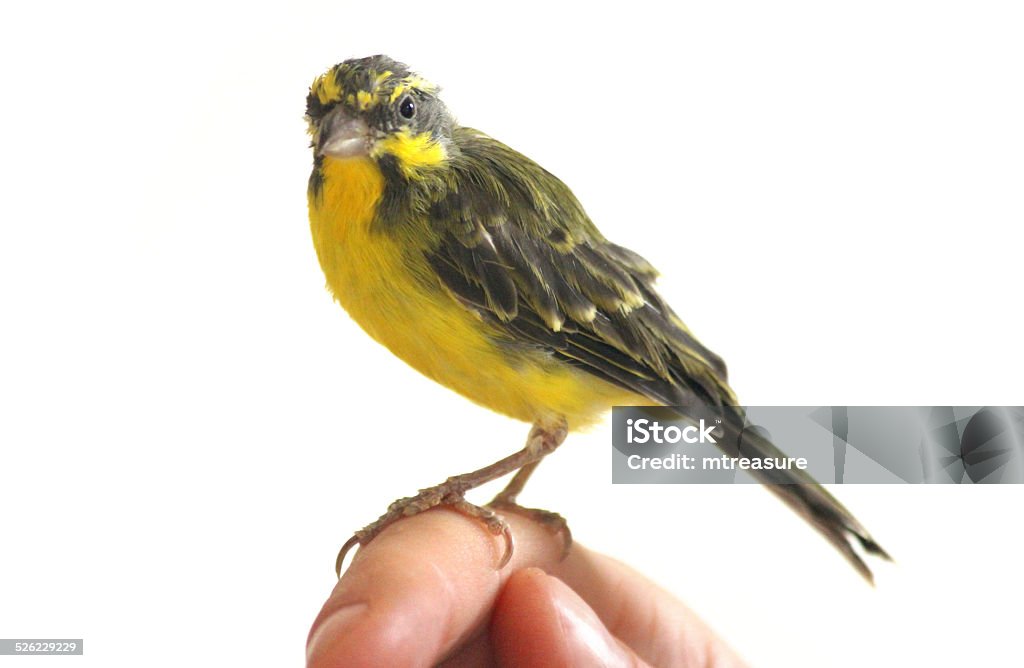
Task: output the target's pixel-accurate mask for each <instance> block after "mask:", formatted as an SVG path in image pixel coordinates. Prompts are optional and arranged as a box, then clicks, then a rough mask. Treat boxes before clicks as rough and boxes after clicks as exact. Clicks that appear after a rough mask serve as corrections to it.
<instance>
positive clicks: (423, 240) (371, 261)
mask: <svg viewBox="0 0 1024 668" xmlns="http://www.w3.org/2000/svg"><path fill="white" fill-rule="evenodd" d="M439 93H440V88H439V87H438V86H436V85H435V84H433V83H431V82H430V81H428V80H427V79H425V78H423V77H422V76H420V75H419V74H417V73H416V72H414V71H412V70H410V68H409V67H408V66H407V65H405V64H404V63H401V62H398V61H396V60H394V59H392V58H390V57H388V56H385V55H375V56H369V57H364V58H353V59H349V60H345V61H344V62H341V63H338V64H336V65H334V66H332V67H330V68H329V69H327V71H326V72H324V73H323V74H321V75H319V76H318V77H316V78H315V80H314V81H313V83H312V85H311V86H310V88H309V93H308V95H307V98H306V114H305V120H306V122H307V125H308V132H309V135H310V147H311V149H312V153H313V168H312V173H311V174H310V177H309V182H308V187H307V200H308V209H309V221H310V230H311V233H312V237H313V245H314V247H315V249H316V254H317V258H318V261H319V264H320V266H321V268H322V270H323V272H324V275H325V277H326V283H327V288H328V290H329V291H330V292H331V294H332V295H333V297H334V299H335V300H336V301H337V302H338V303H339V304H340V305H341V306H342V307H343V308H344V309H345V310H346V311H347V312H348V314H349V315H350V316H351V318H352V319H353V320H354V321H355V322H356V323H358V325H359V326H361V327H362V329H363V330H365V332H366V333H367V334H369V336H370V337H372V338H373V339H375V340H376V341H378V342H379V343H381V344H383V345H384V346H385V347H386V348H388V349H389V350H390V351H391V352H392V353H394V354H395V355H396V356H397V357H399V358H400V359H402V360H404V361H405V362H406V363H408V364H409V365H410V366H412V367H413V368H414V369H416V370H417V371H419V372H421V373H422V374H424V375H426V376H427V377H429V378H431V379H433V380H434V381H436V382H438V383H440V384H441V385H444V386H446V387H448V388H450V389H452V390H454V391H455V392H457V393H459V394H461V395H463V396H464V397H466V398H468V399H470V400H471V401H473V402H475V403H477V404H479V405H482V406H484V407H486V408H489V409H491V410H493V411H495V412H497V413H500V414H503V415H506V416H509V417H512V418H515V419H518V420H521V421H523V422H527V423H529V424H530V425H531V428H530V431H529V435H528V437H527V442H526V445H525V447H523V448H522V449H520V450H517V451H515V452H514V453H512V454H511V455H509V456H507V457H505V458H503V459H501V460H499V461H497V462H495V463H493V464H491V465H489V466H486V467H484V468H481V469H479V470H476V471H472V472H470V473H464V474H460V475H455V476H452V477H450V478H448V479H447V480H445V481H444V482H443V483H440V484H438V485H435V486H433V487H428V488H424V489H422V490H420V491H419V492H418V493H417V494H415V495H413V496H410V497H405V498H401V499H399V500H397V501H395V502H394V503H393V504H391V506H389V508H388V509H387V511H386V512H385V513H384V514H383V515H382V516H381V517H380V518H379V519H378V520H377V521H375V522H373V523H371V524H369V525H368V526H366V527H365V528H363V529H360V530H359V531H356V532H355V533H354V535H353V536H352V537H351V538H350V539H349V540H348V542H347V543H346V544H345V546H344V547H343V548H342V550H341V551H340V553H339V555H338V559H337V564H336V567H337V570H338V572H339V573H340V569H341V564H342V563H343V560H344V557H345V554H346V553H347V552H348V551H349V550H350V549H351V548H353V547H355V546H356V545H365V544H367V543H368V542H370V541H371V540H373V538H374V537H375V536H376V535H378V534H379V533H380V532H381V531H382V530H383V529H384V528H386V527H387V526H389V525H390V524H392V523H393V522H395V521H397V520H399V519H401V518H403V517H408V516H410V515H414V514H416V513H419V512H423V511H425V510H428V509H430V508H434V507H437V506H448V507H451V508H454V509H455V510H457V511H459V512H462V513H465V514H467V515H469V516H472V517H475V518H478V519H479V520H480V521H481V522H482V523H483V524H484V525H485V526H486V527H487V528H488V529H489V530H490V531H492V532H493V533H494V534H495V535H500V536H504V539H505V541H506V550H505V553H504V555H503V557H502V559H501V563H500V566H504V564H505V563H507V562H508V559H509V556H510V555H511V552H512V550H513V549H514V542H513V537H512V535H511V532H510V530H509V527H508V524H507V522H506V521H505V520H504V518H503V516H502V513H505V512H523V513H526V514H527V515H531V516H533V517H535V518H537V519H538V520H541V521H544V522H546V523H548V524H549V525H550V526H552V527H555V528H556V530H558V531H562V532H563V533H564V535H565V536H566V544H567V545H568V544H569V543H571V534H570V533H569V532H568V527H567V525H566V524H565V521H564V520H563V519H562V518H561V517H560V516H558V515H557V514H555V513H549V512H547V511H543V510H539V509H527V508H522V507H521V506H519V504H518V502H517V500H518V496H519V494H520V492H521V491H522V489H523V486H524V485H525V484H526V482H527V480H528V479H529V477H530V475H531V474H532V473H533V471H534V470H535V469H536V467H537V465H538V464H539V463H540V461H541V460H542V459H543V458H544V457H546V456H547V455H549V454H550V453H551V452H553V451H554V450H555V449H556V448H558V446H559V445H561V443H562V442H563V441H564V440H565V439H566V437H567V435H568V434H569V432H571V431H575V430H579V429H581V428H584V427H587V426H590V425H593V424H595V423H596V422H598V421H600V420H601V419H602V418H603V416H604V415H605V413H607V411H608V410H609V409H610V408H611V407H613V406H616V405H656V406H685V407H691V408H692V409H711V410H715V411H718V414H720V415H722V416H723V417H722V419H723V422H722V424H721V429H722V430H723V431H724V438H719V439H718V442H719V445H720V447H722V448H723V449H724V450H725V451H726V453H727V454H736V453H738V452H739V451H740V450H741V449H742V451H743V452H744V453H745V454H746V455H747V456H755V457H757V456H759V457H765V458H767V457H776V456H781V455H782V453H781V451H780V450H778V449H777V448H776V447H775V445H774V444H773V443H772V442H771V441H770V440H769V439H768V438H767V437H765V436H762V435H760V434H759V433H757V432H756V430H754V431H752V430H744V427H745V417H744V412H743V409H742V408H741V407H740V406H739V405H738V401H737V398H736V396H735V394H734V393H733V391H732V389H731V388H730V387H729V384H728V380H727V369H726V365H725V363H724V362H723V361H722V359H721V358H720V357H719V356H718V355H716V354H715V353H713V352H712V351H711V350H710V349H708V348H707V347H705V346H704V345H703V344H702V343H701V342H700V341H698V340H697V338H696V337H695V336H694V335H693V334H692V333H691V331H690V329H688V328H687V326H686V325H685V324H684V323H683V321H682V320H681V319H680V318H679V317H678V316H677V315H676V313H675V312H674V311H673V310H672V309H671V308H670V307H669V305H668V304H667V303H666V301H665V300H664V299H663V298H662V297H661V295H660V294H659V293H658V292H657V290H656V289H655V280H656V278H657V276H658V272H657V271H656V270H655V268H654V267H653V266H651V264H650V263H649V262H647V261H646V260H645V259H644V258H643V257H642V256H641V255H639V254H637V253H635V252H633V251H631V250H629V249H627V248H625V247H623V246H620V245H617V244H615V243H612V242H611V241H609V240H608V239H606V238H605V237H604V236H603V235H602V234H601V232H600V231H599V230H598V228H597V226H596V225H595V224H594V223H593V222H592V221H591V219H590V218H589V217H588V215H587V213H586V212H585V211H584V209H583V206H582V205H581V204H580V202H579V201H578V200H577V198H576V197H575V196H574V195H573V193H572V191H571V190H570V189H569V187H568V186H567V185H565V184H564V183H563V182H562V181H561V180H559V179H558V178H557V177H555V176H554V175H553V174H551V173H550V172H548V171H547V170H546V169H544V168H543V167H541V166H540V165H539V164H537V163H536V162H534V161H533V160H531V159H529V158H527V157H526V156H524V155H522V154H521V153H519V152H517V151H515V150H514V149H512V148H510V147H508V146H506V145H505V144H503V143H501V142H499V141H497V140H495V139H493V138H491V137H490V136H488V135H487V134H485V133H483V132H480V131H478V130H475V129H473V128H470V127H467V126H463V125H461V124H459V123H458V121H457V120H456V118H455V116H454V115H453V114H452V113H451V112H450V111H449V109H448V108H447V106H446V105H445V103H444V102H443V101H442V99H441V97H440V95H439ZM753 473H754V474H755V475H757V476H760V478H761V480H762V481H764V482H770V483H786V484H770V485H767V487H768V489H770V490H771V491H772V492H773V493H775V494H776V495H778V496H779V497H780V498H781V499H782V501H784V502H785V503H786V504H787V505H789V506H790V507H791V508H792V509H793V510H794V511H796V512H797V513H798V514H799V515H800V516H801V517H803V518H804V519H805V520H806V521H807V522H808V523H810V524H811V525H812V526H813V527H814V528H815V529H817V530H818V531H819V532H820V533H821V534H822V535H823V536H824V537H825V538H826V539H827V540H828V541H829V542H830V543H831V544H832V545H833V546H834V547H835V548H836V549H837V550H838V551H839V552H840V553H841V554H842V555H843V556H844V557H845V558H846V559H847V560H848V561H849V562H850V564H851V565H852V566H853V567H854V568H855V569H856V570H857V571H858V572H859V573H860V574H861V575H862V576H863V577H864V578H866V579H867V580H868V581H869V582H870V581H872V572H871V569H870V568H869V567H868V565H867V564H866V563H865V560H864V559H863V558H862V557H861V555H860V554H859V553H858V551H857V549H856V548H855V544H859V547H860V549H861V550H862V551H864V552H865V553H867V554H873V555H876V556H878V557H881V558H884V559H888V558H889V555H888V554H887V553H886V552H885V550H883V549H882V547H881V546H880V545H879V544H878V543H877V542H876V541H875V540H874V539H873V538H872V537H871V535H870V534H869V533H868V532H867V530H866V529H865V528H864V527H863V526H862V525H861V523H860V522H858V521H857V519H856V518H854V516H853V515H852V514H851V513H850V512H849V511H848V510H847V509H846V508H844V507H843V506H842V505H841V504H840V503H839V501H837V500H836V499H835V498H834V497H833V496H832V495H831V494H829V493H828V492H827V491H826V490H825V489H824V488H823V487H821V486H820V485H818V484H817V483H816V482H815V481H814V479H813V478H812V477H811V476H810V475H809V474H808V473H806V472H805V471H803V470H799V469H787V470H773V471H760V472H758V471H753ZM508 474H514V475H513V476H512V478H511V480H510V482H509V483H508V485H507V486H506V487H505V488H504V489H503V490H502V491H501V492H500V493H499V494H498V495H497V496H496V497H495V499H494V500H493V501H492V502H490V503H489V504H486V505H485V506H478V505H474V504H472V503H470V502H468V501H467V500H466V498H465V495H466V493H467V492H468V491H469V490H471V489H473V488H475V487H477V486H479V485H482V484H484V483H486V482H490V481H492V480H496V479H498V478H500V477H503V476H505V475H508Z"/></svg>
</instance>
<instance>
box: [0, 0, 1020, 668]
mask: <svg viewBox="0 0 1024 668" xmlns="http://www.w3.org/2000/svg"><path fill="white" fill-rule="evenodd" d="M20 7H21V8H20V9H17V10H13V13H12V10H10V9H9V10H8V11H7V12H6V16H5V18H4V21H3V25H2V26H0V68H2V79H0V90H2V91H3V104H2V106H0V115H2V122H0V133H2V134H0V170H2V174H0V183H3V193H4V194H3V196H2V198H0V225H2V228H0V230H2V231H0V286H2V287H0V313H2V316H0V317H2V329H0V340H2V346H0V416H2V417H0V447H2V457H0V466H2V468H0V508H2V511H0V512H2V518H3V522H2V528H0V536H2V538H0V540H2V550H0V637H7V638H17V637H84V638H85V642H86V648H87V649H86V651H87V655H86V656H85V657H84V658H83V659H76V660H71V659H67V658H53V659H41V658H37V659H32V660H19V659H14V658H9V657H2V658H0V665H21V664H20V663H19V661H24V662H25V663H26V665H27V663H28V662H33V665H50V664H53V665H61V666H65V665H69V664H70V663H75V665H88V666H103V667H108V666H137V665H147V666H180V665H217V664H221V665H224V664H226V665H252V666H297V665H301V664H302V661H303V656H304V642H305V637H306V632H307V630H308V627H309V624H310V623H311V621H312V619H313V617H314V615H315V614H316V612H317V611H318V609H319V606H320V604H321V602H322V601H323V599H324V598H325V597H326V596H327V594H328V593H329V591H330V589H331V587H332V584H333V582H334V576H333V571H332V565H333V559H334V555H335V552H336V550H337V547H338V546H339V545H340V543H341V542H342V541H343V540H344V539H346V538H347V537H348V535H349V533H350V531H351V530H352V529H354V528H356V527H358V526H361V525H362V524H364V523H365V522H367V521H368V520H370V519H372V518H374V517H376V515H377V514H379V512H381V511H382V509H383V508H384V506H385V505H386V504H387V503H388V502H390V501H391V500H392V499H393V498H395V497H397V496H404V495H406V494H408V493H410V492H412V491H413V490H415V489H416V488H418V487H421V486H424V485H427V484H431V483H434V482H438V481H440V480H441V479H443V478H444V477H445V476H447V475H449V474H452V473H456V472H460V471H463V470H467V469H471V468H476V467H477V466H480V465H483V464H486V463H489V462H490V461H492V460H494V459H496V458H498V457H499V456H502V455H504V454H507V453H509V452H511V451H512V450H513V449H515V448H518V447H519V446H520V444H521V443H522V441H523V439H524V438H525V435H526V431H527V428H526V426H525V425H522V424H518V423H514V422H512V421H509V420H506V419H504V418H501V417H497V416H495V415H492V414H490V413H488V412H486V411H484V410H482V409H479V408H477V407H475V406H473V405H471V404H469V403H468V402H466V401H465V400H463V399H461V398H459V397H457V396H455V395H453V394H451V393H449V392H448V391H447V390H443V389H441V388H439V387H436V386H434V385H433V384H432V383H431V382H429V381H427V380H425V379H423V378H421V377H419V376H418V375H416V374H415V373H414V372H412V371H411V370H410V369H409V368H407V367H406V366H405V365H403V364H402V363H401V362H399V361H397V360H396V359H394V358H392V357H391V356H390V354H389V353H387V352H386V351H385V350H383V349H382V348H379V347H378V346H377V345H376V344H374V343H373V342H372V341H371V340H370V339H369V338H368V337H366V336H365V335H364V334H363V333H362V332H361V331H360V330H359V329H358V328H357V327H356V326H355V325H354V324H353V323H352V322H351V321H350V320H349V319H348V318H347V316H346V315H345V314H344V313H343V312H342V311H341V309H339V308H338V307H337V306H336V305H335V304H333V303H332V302H331V300H330V298H329V296H328V295H327V293H326V292H325V290H324V287H323V277H322V275H321V273H320V270H319V268H318V266H317V263H316V258H315V255H314V252H313V248H312V244H311V242H310V239H309V232H308V223H307V221H306V210H305V207H306V204H305V187H306V178H307V175H308V171H309V167H310V161H311V157H310V154H309V151H308V148H307V138H306V136H305V135H304V123H303V121H302V113H303V109H304V97H305V94H306V92H307V87H308V85H309V84H310V82H311V81H312V79H313V77H314V76H315V75H317V74H318V73H319V72H321V71H322V70H323V69H325V68H326V67H328V66H329V65H331V64H333V63H335V62H338V61H340V60H343V59H345V58H349V57H353V56H363V55H369V54H372V53H380V52H383V53H388V54H390V55H392V56H393V57H396V58H398V59H401V60H405V61H407V62H409V63H410V64H412V65H413V66H414V67H415V68H416V69H418V70H419V71H421V72H422V73H424V74H425V75H426V76H427V77H428V78H431V79H433V80H435V81H437V82H438V83H440V84H441V85H442V86H443V87H444V88H445V93H444V96H445V99H446V100H447V102H448V104H449V106H450V107H451V108H452V109H453V110H454V112H455V113H456V114H457V115H458V117H459V118H460V120H462V121H463V122H464V123H465V124H469V125H473V126H475V127H478V128H480V129H483V130H485V131H487V132H488V133H490V134H492V135H494V136H495V137H497V138H499V139H501V140H503V141H505V142H506V143H509V144H511V145H512V146H514V147H516V148H517V149H519V150H521V151H523V152H524V153H526V154H527V155H529V156H531V157H533V158H534V159H536V160H538V161H539V162H540V163H541V164H543V165H544V166H546V167H547V168H548V169H550V170H551V171H553V172H554V173H556V174H557V175H559V176H560V177H561V178H562V179H564V180H565V181H566V182H567V183H568V184H569V185H570V186H571V187H572V188H573V190H574V191H575V193H576V194H577V195H578V196H579V197H580V199H581V200H582V201H583V203H584V204H585V206H586V208H587V210H588V212H589V213H590V215H591V216H592V218H593V219H594V220H595V221H596V222H597V223H598V225H599V226H600V227H601V228H602V229H603V231H604V232H605V233H606V235H607V236H609V237H610V238H611V239H613V240H615V241H617V242H619V243H622V244H624V245H627V246H630V247H632V248H635V249H636V250H638V251H640V252H642V253H643V254H644V255H646V256H647V257H648V258H649V259H650V260H651V261H652V262H654V263H655V264H656V266H658V267H660V268H661V270H662V272H663V275H664V277H663V279H662V281H661V284H660V285H661V290H662V292H663V294H665V295H666V296H667V297H668V298H669V299H670V301H671V302H672V303H673V305H674V306H675V308H676V309H677V310H678V311H679V312H680V313H681V314H682V315H683V316H684V317H685V318H686V320H687V321H688V323H689V324H690V325H691V327H692V328H693V329H694V331H695V332H696V333H697V334H698V335H699V336H700V337H701V338H702V339H703V340H704V341H705V342H707V343H708V344H709V346H710V347H711V348H712V349H714V350H716V351H717V352H719V353H721V354H722V355H723V356H724V357H725V358H726V360H727V361H728V362H729V365H730V369H731V373H732V375H731V377H732V380H733V384H734V386H735V388H736V390H737V392H738V393H739V395H740V397H741V398H742V400H743V401H744V402H746V403H749V404H811V405H825V404H869V405H870V404H915V405H916V404H924V405H931V404H953V405H956V404H962V405H979V404H1013V405H1016V404H1021V403H1024V396H1022V394H1021V378H1022V376H1024V353H1022V352H1021V345H1020V336H1021V331H1020V330H1021V326H1020V321H1021V312H1022V311H1021V306H1020V285H1021V279H1020V269H1019V264H1018V263H1019V257H1020V245H1019V241H1020V240H1019V234H1018V232H1019V229H1020V226H1021V224H1022V222H1024V201H1022V199H1024V197H1022V185H1024V162H1022V160H1024V159H1022V156H1024V123H1022V122H1021V119H1024V86H1022V85H1021V84H1022V80H1024V77H1022V74H1024V72H1022V70H1024V41H1022V40H1021V34H1024V20H1022V13H1021V10H1020V9H1019V4H1017V3H1012V2H1005V3H997V2H969V3H968V2H960V3H957V2H916V3H915V2H893V1H891V0H887V1H886V2H859V3H821V2H811V1H808V2H792V1H782V2H772V3H763V2H716V3H700V4H699V5H697V4H692V3H690V4H684V5H682V6H680V7H677V8H676V9H671V10H668V9H665V8H663V7H662V3H651V4H645V3H640V2H631V3H626V4H624V5H622V6H617V7H615V8H613V9H610V10H601V9H595V8H594V7H593V6H592V5H590V6H586V7H583V6H581V7H577V8H572V9H569V8H565V9H563V8H561V7H560V6H558V5H556V4H555V3H551V2H546V3H540V4H536V5H534V4H530V3H504V4H502V5H500V6H494V5H490V4H485V3H473V4H465V5H443V4H440V3H426V2H419V3H410V4H402V3H398V2H387V3H374V2H358V3H354V2H330V3H322V4H295V5H294V6H293V7H292V8H290V9H285V8H278V9H276V10H269V9H267V8H265V7H263V6H261V5H259V4H256V3H239V4H237V5H226V4H221V3H209V2H204V3H187V2H179V3H167V4H163V5H159V6H155V7H148V8H144V7H143V5H142V3H131V4H129V3H124V4H111V3H104V2H90V3H51V4H49V5H35V6H34V7H35V8H34V9H31V10H29V9H26V7H27V5H26V4H24V3H23V4H22V5H20ZM609 480H610V457H609V432H608V427H607V425H606V426H603V427H601V428H598V429H596V430H595V431H594V432H593V433H591V434H589V435H582V436H580V435H577V436H573V437H571V438H570V440H569V441H568V443H567V444H566V445H565V446H564V448H563V449H562V450H561V451H559V452H558V453H557V455H556V456H554V457H552V458H551V460H550V461H549V462H547V463H545V465H544V466H542V467H541V468H540V470H539V472H538V474H537V475H536V477H535V480H534V482H533V483H532V484H531V486H530V488H528V491H527V494H526V495H525V497H524V499H523V500H524V502H527V503H532V504H536V505H541V506H544V507H550V508H555V509H557V510H559V511H561V512H563V513H564V514H566V515H567V516H568V517H569V518H570V520H571V523H572V526H573V530H574V532H575V534H576V535H577V537H578V539H579V540H580V541H581V542H583V543H585V544H587V545H589V546H591V547H594V548H597V549H600V550H603V551H606V552H608V553H610V554H613V555H616V556H617V557H620V558H621V559H623V560H625V561H627V562H628V563H630V564H632V565H634V566H635V567H636V568H638V569H639V570H641V571H643V572H645V573H648V574H649V575H650V576H651V577H652V578H653V579H654V580H656V581H658V582H660V583H662V584H663V585H664V586H665V587H667V588H669V589H670V590H672V591H674V592H676V593H678V595H679V596H680V597H682V598H683V599H684V600H686V601H687V602H688V603H689V604H690V605H692V606H693V607H694V608H695V609H696V610H697V611H699V612H700V613H701V614H702V615H704V616H705V617H706V618H707V619H708V620H709V621H710V622H711V623H712V624H713V625H714V626H715V627H716V628H718V629H719V630H720V631H721V633H722V634H723V635H724V636H726V637H727V638H728V640H729V641H730V642H731V643H732V644H734V645H735V646H736V647H737V648H738V649H739V650H740V651H741V652H742V653H743V654H744V655H745V656H746V657H748V659H750V660H751V661H752V662H753V663H755V664H756V665H763V666H796V665H799V666H859V665H907V664H910V663H913V664H915V665H926V664H927V665H936V666H953V665H980V664H985V663H989V664H992V665H1006V664H1008V663H1013V662H1015V661H1019V632H1020V629H1019V608H1018V606H1019V602H1020V601H1021V599H1022V596H1024V573H1022V570H1021V567H1020V564H1021V562H1022V558H1024V545H1022V544H1021V538H1020V534H1021V532H1020V525H1021V522H1020V517H1019V509H1020V508H1021V502H1022V501H1024V489H1021V488H1020V487H1009V486H1007V487H1002V488H983V487H929V488H926V487H911V486H888V487H871V486H848V487H843V488H840V489H838V490H836V493H837V494H838V495H839V496H840V497H841V498H842V499H843V500H844V501H845V502H846V503H847V505H848V506H849V507H850V508H852V509H854V510H855V511H856V512H857V514H858V516H859V517H860V518H861V519H862V520H863V522H864V523H865V524H866V525H867V526H868V527H870V528H871V530H872V531H873V533H874V534H875V536H876V537H877V538H878V539H879V540H880V541H881V542H882V543H883V544H884V545H885V546H886V547H887V548H888V549H889V550H890V551H891V552H892V554H893V555H894V556H895V557H896V559H897V561H898V564H897V565H896V566H893V567H885V566H881V567H879V569H878V574H879V586H878V588H877V589H876V590H871V589H869V588H868V587H867V586H865V585H864V584H863V583H862V582H861V581H860V580H859V579H858V578H857V576H856V575H855V574H854V573H853V571H852V570H851V569H849V567H848V566H847V565H846V564H845V563H844V562H843V561H842V560H841V559H840V558H839V557H838V556H836V555H835V554H834V553H833V552H832V551H831V549H830V548H829V547H828V546H827V545H826V544H825V543H824V542H823V541H821V540H820V539H819V538H817V537H816V536H815V535H814V534H813V532H812V531H810V530H809V529H808V528H807V527H805V526H804V525H802V524H801V523H800V521H799V520H798V519H796V518H795V517H794V516H792V515H791V514H790V513H788V511H786V510H785V509H784V508H783V507H782V506H781V505H780V504H779V503H777V502H776V501H774V500H773V499H772V497H771V496H770V495H768V494H766V493H765V492H764V491H763V490H760V489H756V488H754V487H725V486H722V487H676V486H663V487H654V486H651V487H643V486H624V487H613V486H611V485H610V483H609ZM485 496H486V494H482V495H481V498H483V497H485Z"/></svg>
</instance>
